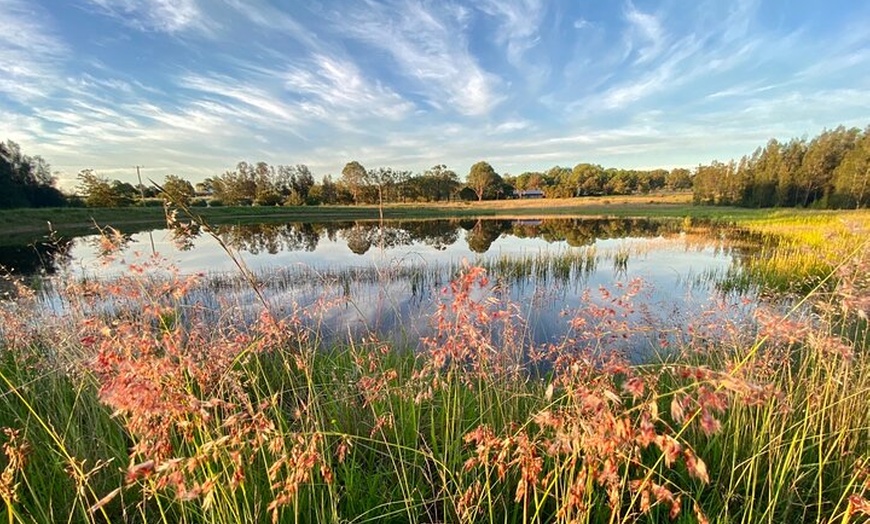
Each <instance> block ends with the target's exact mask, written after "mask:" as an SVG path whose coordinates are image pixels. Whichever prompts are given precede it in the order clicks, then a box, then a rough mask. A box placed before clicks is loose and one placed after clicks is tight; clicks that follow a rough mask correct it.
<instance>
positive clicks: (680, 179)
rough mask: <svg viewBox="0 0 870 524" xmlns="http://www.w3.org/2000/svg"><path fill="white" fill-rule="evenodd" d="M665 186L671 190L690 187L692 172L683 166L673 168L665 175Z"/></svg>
mask: <svg viewBox="0 0 870 524" xmlns="http://www.w3.org/2000/svg"><path fill="white" fill-rule="evenodd" d="M665 187H667V188H668V189H669V190H671V191H682V190H685V189H692V172H691V171H689V170H688V169H685V168H681V167H678V168H674V169H671V172H670V173H668V175H667V176H666V177H665Z"/></svg>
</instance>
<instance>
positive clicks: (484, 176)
mask: <svg viewBox="0 0 870 524" xmlns="http://www.w3.org/2000/svg"><path fill="white" fill-rule="evenodd" d="M465 182H466V184H467V185H468V187H470V188H471V189H472V190H473V191H474V194H475V195H477V200H478V201H481V200H483V199H484V197H488V198H492V197H493V195H495V194H496V193H497V192H498V190H499V189H500V187H501V183H502V179H501V177H500V176H499V175H498V173H496V172H495V169H493V168H492V166H491V165H489V164H488V163H487V162H484V161H480V162H478V163H476V164H474V165H473V166H471V169H470V170H469V172H468V177H466V179H465Z"/></svg>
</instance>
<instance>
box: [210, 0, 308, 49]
mask: <svg viewBox="0 0 870 524" xmlns="http://www.w3.org/2000/svg"><path fill="white" fill-rule="evenodd" d="M211 1H215V0H211ZM223 2H224V3H226V4H227V5H228V6H230V7H231V8H233V9H234V10H235V12H236V13H238V14H240V15H241V16H242V17H243V18H245V19H246V20H248V21H250V22H252V23H254V24H255V25H256V26H257V27H260V28H263V29H266V30H269V31H272V32H276V33H280V34H282V35H289V36H291V37H293V38H294V39H296V40H297V41H299V42H302V43H303V44H305V45H306V46H307V47H309V48H311V49H315V48H317V47H318V46H319V43H318V41H317V38H316V36H315V33H314V31H312V29H311V28H310V27H306V26H305V25H303V24H302V23H300V22H299V21H297V20H296V19H295V18H294V17H293V16H291V15H290V14H288V13H287V12H285V11H282V10H280V9H278V8H276V7H274V6H272V5H270V4H269V3H268V2H265V1H263V0H223Z"/></svg>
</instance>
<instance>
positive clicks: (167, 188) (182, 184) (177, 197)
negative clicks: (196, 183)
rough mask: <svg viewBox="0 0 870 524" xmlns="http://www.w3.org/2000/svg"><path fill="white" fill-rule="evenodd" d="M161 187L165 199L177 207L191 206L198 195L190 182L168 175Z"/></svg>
mask: <svg viewBox="0 0 870 524" xmlns="http://www.w3.org/2000/svg"><path fill="white" fill-rule="evenodd" d="M161 187H162V188H163V191H162V195H163V198H164V199H165V200H168V201H169V202H171V203H173V204H176V205H183V206H188V205H190V201H191V199H192V198H193V196H194V195H195V194H196V192H195V191H194V189H193V185H191V183H190V182H188V181H187V180H184V179H183V178H181V177H178V176H175V175H167V176H166V178H165V179H164V180H163V185H162V186H161Z"/></svg>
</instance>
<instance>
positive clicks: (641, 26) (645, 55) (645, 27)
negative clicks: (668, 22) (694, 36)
mask: <svg viewBox="0 0 870 524" xmlns="http://www.w3.org/2000/svg"><path fill="white" fill-rule="evenodd" d="M625 20H626V22H628V25H629V27H628V30H627V32H626V42H627V47H628V49H629V51H634V50H635V49H637V51H636V53H637V59H636V60H635V63H637V64H642V63H644V62H649V61H651V60H653V59H655V58H656V57H658V56H659V54H661V52H662V50H663V48H664V46H665V31H664V28H663V27H662V24H661V22H660V21H659V19H658V18H657V17H656V16H655V15H652V14H649V13H643V12H641V11H639V10H638V9H637V8H636V7H634V4H633V3H631V2H630V1H629V2H628V4H627V5H626V7H625ZM638 40H640V41H641V42H642V43H643V44H644V45H642V46H640V47H638Z"/></svg>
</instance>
